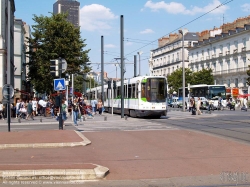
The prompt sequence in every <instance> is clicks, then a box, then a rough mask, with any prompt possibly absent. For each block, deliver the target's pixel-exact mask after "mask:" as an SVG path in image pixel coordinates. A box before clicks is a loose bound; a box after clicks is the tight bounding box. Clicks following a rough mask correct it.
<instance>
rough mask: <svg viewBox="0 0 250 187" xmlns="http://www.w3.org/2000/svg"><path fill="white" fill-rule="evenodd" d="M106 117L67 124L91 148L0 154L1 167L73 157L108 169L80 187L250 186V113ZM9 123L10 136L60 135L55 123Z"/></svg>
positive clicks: (2, 127) (66, 160)
mask: <svg viewBox="0 0 250 187" xmlns="http://www.w3.org/2000/svg"><path fill="white" fill-rule="evenodd" d="M104 115H105V116H106V117H107V119H106V120H105V116H95V118H94V119H86V121H82V122H79V126H77V128H75V127H74V126H72V125H71V122H70V120H69V121H67V123H66V126H65V127H64V129H65V130H72V129H75V130H78V131H80V132H82V133H83V134H84V135H85V136H86V137H87V138H88V139H90V140H91V142H92V143H91V145H88V146H86V147H84V148H83V147H74V148H54V149H53V151H50V150H51V149H18V150H15V151H14V152H13V150H2V151H1V157H2V159H1V161H0V164H1V165H8V164H13V163H15V164H21V163H19V161H18V159H17V158H19V160H22V161H25V162H29V163H31V164H32V163H36V162H37V161H38V160H37V159H39V162H41V163H43V164H55V163H57V164H59V163H60V162H63V163H65V164H67V163H69V162H70V160H69V158H70V155H71V154H74V155H79V156H78V157H77V158H74V163H95V164H99V165H103V166H105V167H108V168H109V169H110V173H109V174H108V175H107V176H106V178H105V179H104V180H98V181H84V183H83V184H84V186H118V184H119V186H124V187H125V186H204V185H210V186H219V185H225V184H229V183H230V184H233V185H236V182H237V183H238V184H242V185H243V186H244V185H245V186H249V180H250V178H249V175H248V173H250V169H249V168H250V167H249V166H250V147H249V140H250V138H249V136H248V134H249V132H250V131H249V126H250V123H249V112H243V111H242V112H241V111H239V110H236V111H230V110H225V111H214V112H212V114H207V113H203V114H202V115H199V116H198V115H197V116H192V115H191V113H189V112H184V113H183V112H181V111H171V112H169V113H168V116H167V117H162V118H161V119H141V118H129V117H128V119H127V120H125V119H121V117H120V116H119V115H114V116H111V115H110V114H104ZM12 122H13V123H12V124H11V129H12V131H27V130H48V129H55V130H58V122H57V121H55V120H54V119H51V118H44V119H43V120H42V122H40V117H36V118H35V120H34V121H28V122H27V121H25V120H23V121H22V122H21V123H18V121H17V120H16V119H13V120H12ZM6 125H7V123H6V121H5V122H3V121H1V123H0V131H7V128H6ZM10 154H11V156H9V155H10ZM30 156H32V159H30ZM223 172H232V173H236V172H241V173H243V174H244V176H245V178H244V179H243V178H242V177H241V178H240V177H238V179H237V181H233V178H222V176H224V175H222V174H224V173H223ZM226 174H227V173H226ZM226 174H225V175H226ZM19 185H20V186H22V184H19ZM76 185H77V184H76V183H75V184H74V185H72V186H76ZM79 185H80V184H79ZM0 186H5V185H4V184H2V185H0ZM29 186H37V185H36V184H29ZM39 186H50V185H49V184H46V185H45V184H44V185H43V184H39ZM51 186H53V185H51ZM67 186H71V185H70V184H69V183H68V184H67ZM81 186H82V184H81Z"/></svg>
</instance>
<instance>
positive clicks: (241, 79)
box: [189, 16, 250, 96]
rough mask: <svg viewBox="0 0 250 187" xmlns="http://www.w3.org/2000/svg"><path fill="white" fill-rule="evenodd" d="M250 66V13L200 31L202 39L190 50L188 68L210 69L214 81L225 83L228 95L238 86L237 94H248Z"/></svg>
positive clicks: (197, 69) (195, 69)
mask: <svg viewBox="0 0 250 187" xmlns="http://www.w3.org/2000/svg"><path fill="white" fill-rule="evenodd" d="M248 65H250V16H248V17H245V18H239V19H237V20H235V21H234V22H233V23H227V24H223V25H222V26H221V27H220V28H215V29H213V30H210V31H203V32H201V33H200V35H199V41H198V42H196V43H194V47H192V48H190V50H189V68H190V69H191V70H193V71H199V70H201V69H203V68H211V69H212V70H213V76H214V79H215V84H223V85H225V86H226V87H227V88H228V89H227V94H232V90H233V89H234V90H235V89H238V94H244V93H248V85H247V84H246V79H247V77H248V76H247V74H246V71H247V70H248ZM235 96H237V95H235Z"/></svg>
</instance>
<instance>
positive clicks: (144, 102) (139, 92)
mask: <svg viewBox="0 0 250 187" xmlns="http://www.w3.org/2000/svg"><path fill="white" fill-rule="evenodd" d="M112 87H113V85H112ZM101 89H102V88H101V86H98V87H95V88H91V89H88V91H87V92H86V94H87V97H88V100H89V102H91V100H93V99H95V100H98V99H101V93H102V91H101ZM121 94H122V93H121V82H120V81H119V82H116V88H114V89H113V90H112V89H109V88H108V84H106V85H104V101H103V104H104V108H105V111H107V112H109V113H111V112H112V109H113V112H114V113H117V114H120V113H121ZM166 98H167V79H166V77H164V76H139V77H134V78H129V79H125V80H124V115H128V116H131V117H154V118H160V117H161V116H162V115H163V116H166V115H167V105H166Z"/></svg>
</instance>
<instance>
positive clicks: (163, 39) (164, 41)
mask: <svg viewBox="0 0 250 187" xmlns="http://www.w3.org/2000/svg"><path fill="white" fill-rule="evenodd" d="M168 42H169V38H168V37H163V38H160V39H158V47H162V46H164V45H165V44H167V43H168Z"/></svg>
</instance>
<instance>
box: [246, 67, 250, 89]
mask: <svg viewBox="0 0 250 187" xmlns="http://www.w3.org/2000/svg"><path fill="white" fill-rule="evenodd" d="M248 68H249V69H248V70H247V75H248V78H247V81H246V82H247V85H248V86H250V65H248Z"/></svg>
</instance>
